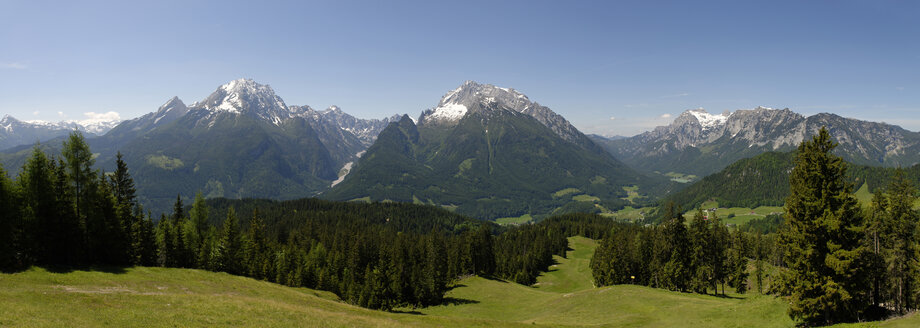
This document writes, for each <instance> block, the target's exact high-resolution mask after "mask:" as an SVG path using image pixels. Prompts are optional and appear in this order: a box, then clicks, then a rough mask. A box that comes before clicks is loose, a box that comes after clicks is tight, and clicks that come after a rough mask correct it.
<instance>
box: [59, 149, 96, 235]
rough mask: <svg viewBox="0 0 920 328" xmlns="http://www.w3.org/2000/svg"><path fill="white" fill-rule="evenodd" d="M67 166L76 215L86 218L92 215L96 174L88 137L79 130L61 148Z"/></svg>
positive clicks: (81, 218) (82, 218)
mask: <svg viewBox="0 0 920 328" xmlns="http://www.w3.org/2000/svg"><path fill="white" fill-rule="evenodd" d="M61 155H62V156H63V157H64V161H65V165H66V167H67V177H68V180H69V182H70V186H71V188H73V196H74V208H75V209H76V216H77V218H79V219H80V220H85V218H86V217H89V216H91V213H88V212H89V208H90V206H91V204H92V196H93V194H94V193H95V190H96V188H95V186H93V183H94V181H95V179H96V174H95V173H94V172H93V164H94V163H95V160H94V159H93V153H92V152H91V151H90V150H89V145H87V144H86V139H84V138H83V134H82V133H80V132H79V131H74V132H71V133H70V136H69V137H68V138H67V140H65V141H64V148H63V149H62V150H61Z"/></svg>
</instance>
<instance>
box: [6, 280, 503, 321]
mask: <svg viewBox="0 0 920 328" xmlns="http://www.w3.org/2000/svg"><path fill="white" fill-rule="evenodd" d="M0 326H2V327H11V326H12V327H17V326H23V327H98V326H106V327H113V326H114V327H126V326H143V327H189V326H194V327H212V326H243V327H356V326H357V327H407V326H408V327H429V326H453V327H467V326H490V327H491V326H514V324H512V323H503V322H490V321H483V320H474V319H463V318H443V317H434V316H417V315H410V314H398V313H387V312H380V311H372V310H367V309H363V308H359V307H355V306H351V305H347V304H344V303H341V302H339V301H337V300H336V297H335V295H332V294H330V293H328V292H322V291H315V290H310V289H305V288H290V287H284V286H280V285H276V284H272V283H267V282H262V281H257V280H253V279H249V278H243V277H237V276H232V275H228V274H223V273H212V272H207V271H201V270H187V269H165V268H141V267H139V268H128V269H125V271H124V272H118V273H113V272H104V271H73V272H67V273H53V272H48V271H46V270H44V269H38V268H33V269H31V270H28V271H25V272H20V273H15V274H0Z"/></svg>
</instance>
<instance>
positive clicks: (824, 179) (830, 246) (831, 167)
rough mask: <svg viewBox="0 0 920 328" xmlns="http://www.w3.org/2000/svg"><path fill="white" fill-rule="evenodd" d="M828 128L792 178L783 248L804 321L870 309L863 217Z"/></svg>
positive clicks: (802, 150)
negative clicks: (863, 242)
mask: <svg viewBox="0 0 920 328" xmlns="http://www.w3.org/2000/svg"><path fill="white" fill-rule="evenodd" d="M834 147H836V144H835V143H834V142H832V141H831V137H830V134H829V133H828V131H827V129H826V128H822V129H821V130H820V131H819V133H818V134H817V135H816V136H814V137H813V138H812V139H811V140H809V141H805V142H803V143H802V144H801V145H800V146H799V148H798V153H797V155H796V160H795V168H794V169H793V170H792V173H791V174H790V177H789V183H790V195H789V197H788V198H787V199H786V206H785V213H786V214H785V216H786V225H787V228H786V229H785V230H784V231H783V233H782V234H781V236H780V238H781V240H782V244H783V246H784V248H785V256H784V257H785V262H786V263H787V264H788V265H789V269H790V270H789V273H788V274H789V276H788V277H787V279H784V283H785V284H787V286H786V287H785V289H786V290H789V291H790V292H791V293H792V297H791V304H790V308H789V314H790V316H791V317H792V318H793V319H796V320H798V321H800V322H801V323H802V324H805V325H819V324H832V323H836V322H842V321H852V320H855V319H857V318H858V317H859V315H860V313H861V312H862V311H863V310H864V309H865V308H866V307H867V303H868V301H867V294H868V293H867V291H868V288H867V286H868V285H869V284H868V281H866V280H867V279H866V278H867V277H866V272H865V271H864V270H863V269H864V264H865V263H864V262H865V258H866V256H865V253H866V249H865V247H864V246H863V245H862V244H861V236H862V233H863V231H862V230H863V221H862V216H861V215H860V213H859V207H858V204H857V202H856V199H855V198H854V197H853V196H852V195H851V194H850V193H851V191H852V186H851V185H850V184H849V183H847V182H846V180H845V176H846V175H845V174H846V163H845V162H844V161H843V160H842V159H841V158H840V157H838V156H836V155H834V154H832V153H831V151H832V150H833V149H834Z"/></svg>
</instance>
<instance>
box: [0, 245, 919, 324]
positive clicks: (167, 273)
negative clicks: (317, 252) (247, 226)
mask: <svg viewBox="0 0 920 328" xmlns="http://www.w3.org/2000/svg"><path fill="white" fill-rule="evenodd" d="M570 243H571V244H570V246H571V247H572V248H573V249H572V250H571V251H569V252H568V256H567V257H568V259H563V258H559V257H557V260H559V264H558V265H557V266H555V267H554V268H553V269H554V271H551V272H550V273H547V274H545V275H543V276H541V277H540V278H539V279H538V285H537V286H538V287H536V288H534V287H526V286H521V285H517V284H513V283H507V282H503V281H497V280H489V279H483V278H479V277H472V278H468V279H464V280H463V281H461V284H460V285H458V287H457V288H456V289H454V290H453V291H452V292H450V293H449V295H448V296H449V297H452V298H453V302H452V303H451V304H449V305H444V306H437V307H430V308H422V309H405V310H404V311H407V312H408V313H388V312H381V311H373V310H367V309H363V308H359V307H355V306H351V305H347V304H344V303H342V302H341V301H339V300H337V298H336V297H335V295H332V294H331V293H328V292H322V291H316V290H311V289H306V288H291V287H284V286H280V285H276V284H272V283H267V282H263V281H257V280H254V279H250V278H243V277H237V276H232V275H228V274H224V273H213V272H206V271H201V270H189V269H166V268H146V267H136V268H126V269H117V268H109V269H104V270H91V271H82V270H76V271H67V272H51V271H48V270H45V269H41V268H32V269H30V270H28V271H24V272H19V273H14V274H0V325H2V326H4V327H7V326H10V327H20V326H29V327H58V326H81V327H97V326H122V327H133V326H145V327H174V326H185V327H204V326H260V327H290V326H300V327H356V326H361V327H524V326H529V327H533V326H563V325H564V326H593V325H606V326H614V327H625V326H629V327H635V326H643V327H669V326H675V325H676V326H681V325H688V324H692V325H693V326H697V327H740V326H758V327H791V326H792V322H791V321H790V320H789V318H788V317H787V316H786V315H785V305H784V304H783V302H781V301H779V300H776V299H774V298H772V297H769V296H760V295H743V296H738V295H734V296H733V297H729V298H721V297H713V296H702V295H695V294H685V293H675V292H669V291H664V290H660V289H652V288H646V287H639V286H630V285H622V286H614V287H605V288H592V287H591V284H590V281H585V279H590V275H583V274H581V271H582V270H581V269H586V268H582V266H587V264H586V262H587V261H588V259H590V257H591V255H592V253H593V248H594V246H596V244H594V242H593V241H591V240H590V239H586V238H582V237H573V238H570ZM73 309H80V311H74V310H73ZM918 322H920V317H917V316H909V317H907V318H902V319H895V320H890V321H886V322H876V323H871V324H865V325H855V326H856V327H861V326H874V327H911V326H915V325H916V324H918ZM851 326H852V325H850V326H848V327H851Z"/></svg>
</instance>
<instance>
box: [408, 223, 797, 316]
mask: <svg viewBox="0 0 920 328" xmlns="http://www.w3.org/2000/svg"><path fill="white" fill-rule="evenodd" d="M569 243H570V247H571V248H572V251H570V252H568V253H567V257H568V259H565V260H563V259H560V258H557V260H558V261H559V264H557V265H556V266H555V267H554V268H552V269H553V271H551V272H548V273H546V274H544V275H542V276H541V277H540V278H539V279H538V284H537V285H536V287H527V286H521V285H518V284H513V283H508V282H504V281H498V280H489V279H484V278H480V277H472V278H468V279H464V280H463V281H462V282H461V285H460V286H459V287H457V288H455V289H454V290H452V291H450V292H449V293H448V297H451V299H452V300H454V302H453V304H451V305H443V306H435V307H429V308H425V309H420V310H419V311H420V312H422V313H424V314H428V315H437V316H446V317H457V318H483V319H491V320H496V321H502V320H503V321H511V322H518V323H533V324H546V325H551V326H562V325H572V326H589V325H610V326H629V327H636V326H640V327H791V326H792V325H793V323H792V321H791V320H790V319H789V317H788V316H786V312H785V306H786V305H785V304H784V303H783V302H782V301H781V300H778V299H776V298H773V297H771V296H763V295H731V296H732V298H721V297H714V296H705V295H697V294H689V293H676V292H669V291H665V290H661V289H654V288H647V287H641V286H632V285H621V286H612V287H604V288H593V287H592V283H591V275H590V269H588V263H589V261H590V258H591V255H592V254H593V252H594V248H595V247H596V243H594V242H593V241H591V240H589V239H586V238H581V237H574V238H570V239H569Z"/></svg>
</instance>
